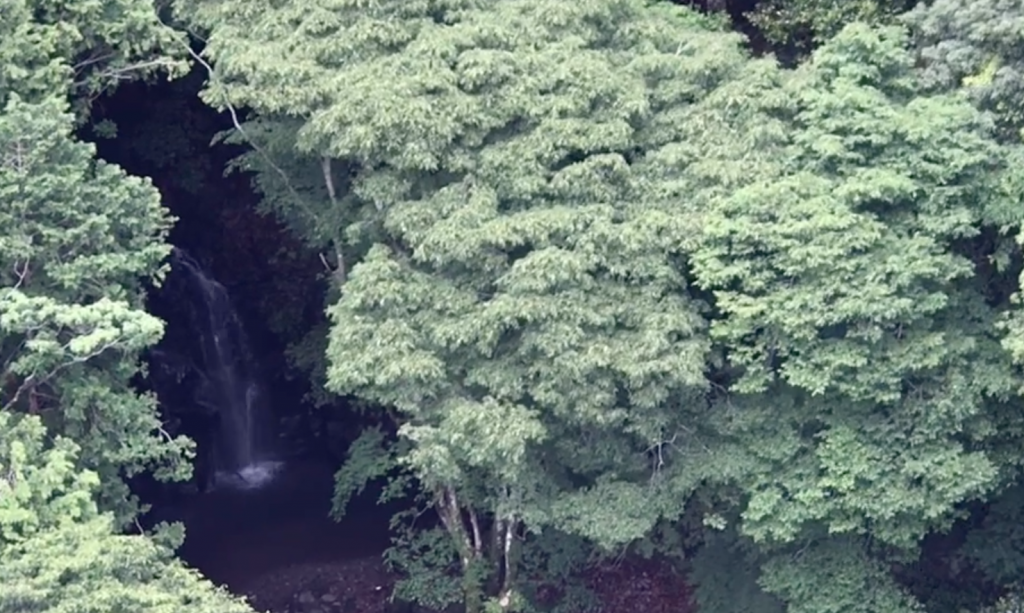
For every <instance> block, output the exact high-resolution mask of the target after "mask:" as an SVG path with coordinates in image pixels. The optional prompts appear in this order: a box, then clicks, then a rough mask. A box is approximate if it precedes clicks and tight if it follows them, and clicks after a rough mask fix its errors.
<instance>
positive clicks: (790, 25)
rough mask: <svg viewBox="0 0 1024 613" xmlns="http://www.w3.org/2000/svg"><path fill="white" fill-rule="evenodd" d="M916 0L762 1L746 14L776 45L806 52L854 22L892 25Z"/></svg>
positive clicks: (766, 37) (769, 40)
mask: <svg viewBox="0 0 1024 613" xmlns="http://www.w3.org/2000/svg"><path fill="white" fill-rule="evenodd" d="M915 3H916V0H765V1H762V2H758V3H757V6H756V8H755V9H754V10H753V11H751V12H750V13H749V15H748V17H749V18H750V21H751V23H753V24H754V25H755V26H757V28H758V30H759V31H760V33H761V34H762V35H763V36H764V37H765V39H767V40H768V42H770V43H772V44H773V45H775V46H777V47H781V46H784V45H789V46H792V47H794V48H796V49H797V50H799V51H800V52H802V53H808V52H810V51H811V50H812V49H814V48H815V47H817V46H820V45H822V44H824V42H825V41H827V40H828V39H829V38H831V37H833V36H835V35H836V34H837V33H838V32H839V31H840V30H842V29H843V27H844V26H846V25H847V24H850V23H854V22H863V23H868V24H871V25H885V24H891V23H893V22H894V21H895V19H896V17H897V16H898V15H899V14H901V13H903V12H904V11H906V10H907V9H909V8H910V7H911V6H912V5H913V4H915Z"/></svg>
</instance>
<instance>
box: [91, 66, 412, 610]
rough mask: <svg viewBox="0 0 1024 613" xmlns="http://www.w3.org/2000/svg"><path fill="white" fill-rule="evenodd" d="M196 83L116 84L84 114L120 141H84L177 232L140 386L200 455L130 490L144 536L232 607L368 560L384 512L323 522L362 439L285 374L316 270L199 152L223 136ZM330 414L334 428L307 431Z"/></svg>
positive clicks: (317, 306) (240, 179)
mask: <svg viewBox="0 0 1024 613" xmlns="http://www.w3.org/2000/svg"><path fill="white" fill-rule="evenodd" d="M204 81H205V75H204V73H203V72H202V71H201V70H196V71H193V73H192V74H190V75H189V76H187V77H186V78H183V79H179V80H177V81H173V82H158V83H153V84H149V85H147V84H142V83H130V84H126V85H125V86H123V87H121V88H120V89H119V90H118V91H117V92H116V93H115V94H114V95H112V96H110V97H108V98H104V99H101V100H99V101H97V104H96V107H95V112H94V123H98V122H100V121H103V120H109V121H111V122H113V123H114V124H115V125H116V128H117V135H116V137H114V138H109V139H103V138H99V137H97V136H96V135H95V134H91V133H86V134H83V136H84V137H85V138H86V139H87V140H91V141H93V142H95V143H96V145H97V148H98V154H99V156H100V157H101V158H103V159H105V160H107V161H110V162H113V163H116V164H118V165H120V166H121V167H123V168H124V169H125V170H126V171H127V172H129V173H130V174H133V175H136V176H143V177H149V178H151V179H152V181H153V183H154V184H155V185H156V187H157V188H158V189H159V191H160V193H161V194H162V196H163V201H164V204H165V205H166V206H167V207H168V209H169V210H170V212H171V213H172V214H173V215H174V216H175V217H176V218H177V222H176V224H175V227H174V229H173V231H172V233H171V242H172V244H173V245H175V247H176V249H175V254H174V255H173V256H172V257H171V258H170V261H169V263H170V264H171V272H170V274H169V275H168V278H167V280H166V282H165V283H164V285H163V287H161V288H153V289H152V290H151V291H150V294H149V297H148V303H149V308H150V310H151V311H152V312H153V313H154V314H156V315H157V316H159V317H161V318H162V319H163V320H164V321H166V322H167V328H166V333H165V337H164V339H163V340H162V341H161V343H160V344H159V345H158V346H157V347H155V348H154V349H153V350H152V351H150V352H149V355H148V356H147V358H148V362H149V368H150V374H149V377H148V379H147V380H146V381H145V382H142V383H140V384H141V385H143V386H144V387H146V388H148V389H149V390H150V391H154V392H156V393H157V397H158V398H159V400H160V404H161V413H162V416H163V419H164V421H165V424H166V425H165V428H166V429H167V430H168V431H169V432H171V433H172V434H185V435H188V436H189V437H190V438H192V439H193V440H195V441H196V442H197V456H198V457H197V459H196V471H195V473H196V474H195V477H194V479H193V481H192V482H191V483H189V484H184V485H182V484H178V485H164V484H158V483H155V482H154V481H153V480H152V479H147V478H140V479H137V480H136V481H135V483H133V487H134V488H135V490H136V493H137V494H138V495H139V496H140V498H141V499H142V500H143V501H144V502H149V503H151V504H153V510H152V511H151V512H150V513H149V514H148V515H147V516H146V517H145V518H144V520H145V521H144V525H150V526H151V525H153V524H155V523H157V522H159V521H182V522H184V525H185V527H186V531H187V536H186V541H185V544H184V545H183V546H182V548H181V549H180V551H179V554H180V555H181V556H182V558H183V559H184V560H185V561H186V562H188V563H189V564H191V565H193V566H195V567H196V568H198V569H199V570H200V571H201V572H203V573H204V574H205V575H206V576H207V577H209V578H210V579H212V580H213V581H214V582H216V583H223V584H227V585H228V586H229V587H231V588H232V589H233V590H234V591H242V590H245V589H247V587H248V586H251V585H253V584H254V583H259V582H261V581H266V579H265V578H266V577H267V575H268V574H272V573H275V572H283V571H285V570H286V569H289V568H293V567H303V566H309V565H317V564H332V563H342V562H344V561H346V560H353V559H359V558H367V557H377V556H379V555H380V553H381V552H382V551H383V549H384V548H385V547H386V546H387V545H388V520H389V518H390V515H391V513H392V512H393V511H394V509H385V508H382V507H378V506H376V505H375V504H374V503H375V501H376V498H377V496H378V495H379V490H374V488H370V491H367V492H366V493H365V494H364V495H363V496H361V497H360V498H358V499H357V500H355V501H353V504H352V505H351V508H350V509H349V513H348V515H347V517H346V519H345V521H343V522H341V523H337V522H334V521H333V520H332V519H331V518H330V516H329V511H330V507H331V498H332V495H333V473H334V471H336V470H337V468H338V467H339V466H340V463H341V460H342V457H341V452H343V451H344V449H345V447H346V446H347V441H350V440H352V439H354V438H355V436H356V435H357V434H358V432H359V430H360V429H361V428H362V427H363V426H364V424H362V423H361V421H360V420H359V419H358V418H357V417H356V416H355V413H354V412H352V411H349V410H348V408H347V407H346V406H345V403H344V402H343V401H340V400H339V402H338V403H337V406H334V407H326V408H324V407H320V408H317V407H312V406H310V405H309V404H308V403H307V402H306V401H305V400H304V397H305V395H306V394H307V392H308V391H309V383H308V377H307V376H305V374H304V373H301V372H298V371H296V369H295V368H293V367H292V365H291V364H290V363H289V362H288V360H287V358H286V349H287V347H288V345H289V344H291V343H294V342H295V341H296V340H297V336H298V335H300V334H303V333H306V332H308V331H309V330H311V329H312V328H313V327H314V326H316V325H317V324H319V323H321V322H322V321H323V318H324V314H323V304H324V292H325V285H324V280H323V278H322V276H323V275H322V273H323V268H322V265H321V263H320V261H319V259H318V258H317V257H316V254H315V253H311V252H309V251H308V250H307V249H305V248H304V247H303V246H302V244H301V243H300V241H298V240H296V239H295V238H294V237H292V236H290V235H289V234H288V233H287V232H286V231H285V230H284V228H283V227H282V226H281V225H280V224H279V223H278V222H277V221H276V220H274V219H273V218H270V217H267V216H263V215H260V214H259V213H258V211H257V205H258V202H259V196H258V194H256V193H254V192H253V190H252V187H251V181H250V177H247V176H244V175H239V174H232V175H229V176H225V174H224V168H225V165H226V164H227V162H228V161H229V160H230V159H232V158H233V157H235V156H236V155H238V154H239V153H241V150H240V148H238V147H230V146H223V145H218V146H216V147H211V146H210V142H211V140H212V139H213V137H214V135H215V134H216V133H218V132H220V131H222V130H225V129H230V128H231V127H232V125H233V124H232V122H231V119H230V116H228V115H227V114H219V113H217V112H216V111H214V110H212V109H210V108H209V107H207V106H206V105H205V104H204V103H203V102H202V101H201V100H200V99H199V97H198V92H199V90H200V88H201V87H202V85H203V83H204ZM275 317H276V318H279V319H283V320H286V321H287V323H288V324H289V326H282V325H280V322H278V323H277V325H275V319H274V318H275ZM325 413H330V414H331V415H332V416H333V418H334V419H335V421H334V423H333V424H329V425H330V426H331V427H330V428H327V427H326V426H325V425H324V423H325V422H326V421H327V418H324V417H317V418H316V419H312V418H311V416H314V417H316V416H318V415H323V414H325ZM338 416H340V417H338ZM257 421H258V422H259V424H260V425H256V422H257ZM314 422H315V423H314ZM338 432H342V435H341V436H339V435H338ZM247 437H248V438H247ZM261 462H262V463H263V464H261ZM267 462H270V464H267ZM254 466H263V467H265V468H266V467H268V466H269V468H267V470H266V474H263V473H258V470H257V468H253V467H254ZM259 470H262V468H261V469H259ZM257 473H258V474H257Z"/></svg>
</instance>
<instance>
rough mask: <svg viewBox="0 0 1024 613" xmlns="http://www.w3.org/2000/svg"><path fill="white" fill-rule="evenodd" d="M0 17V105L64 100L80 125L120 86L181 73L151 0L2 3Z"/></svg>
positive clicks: (175, 47)
mask: <svg viewBox="0 0 1024 613" xmlns="http://www.w3.org/2000/svg"><path fill="white" fill-rule="evenodd" d="M0 15H2V16H3V17H2V19H0V104H4V103H6V102H7V100H8V97H9V96H10V95H11V94H12V93H14V92H17V93H19V94H20V95H21V96H22V97H23V98H25V99H26V100H28V101H30V102H37V101H39V100H41V99H42V98H46V97H49V96H53V95H57V96H58V97H60V98H62V99H63V98H64V97H65V96H70V97H71V99H72V100H73V101H74V104H75V107H76V110H77V111H78V113H79V114H78V118H79V119H84V118H85V116H86V113H87V111H88V108H89V104H90V102H91V101H92V100H94V99H95V98H96V97H98V96H99V95H101V94H103V93H105V92H108V91H110V90H111V88H112V87H115V86H116V85H117V84H119V83H121V82H124V81H126V80H132V79H140V78H148V77H152V76H153V75H156V74H167V75H176V74H183V72H184V70H185V69H186V68H187V64H186V63H185V62H184V61H183V59H182V57H181V56H182V53H183V47H182V45H184V44H185V40H186V39H185V36H184V34H183V33H182V32H176V31H174V30H172V29H170V28H168V27H165V26H164V25H163V24H162V23H161V22H160V20H159V18H158V15H157V10H156V7H155V6H154V3H153V2H152V0H2V1H0Z"/></svg>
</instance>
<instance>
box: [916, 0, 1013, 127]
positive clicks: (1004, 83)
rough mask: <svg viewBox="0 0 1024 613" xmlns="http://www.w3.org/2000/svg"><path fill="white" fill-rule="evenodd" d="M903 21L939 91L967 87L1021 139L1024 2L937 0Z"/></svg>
mask: <svg viewBox="0 0 1024 613" xmlns="http://www.w3.org/2000/svg"><path fill="white" fill-rule="evenodd" d="M903 21H904V22H905V23H907V25H909V26H910V27H911V29H912V31H913V32H914V42H915V45H916V47H917V48H918V50H919V54H920V61H921V64H922V76H923V78H924V79H925V82H926V83H927V84H928V85H929V86H930V87H933V88H935V89H937V90H944V91H949V90H951V89H957V88H961V87H962V88H963V89H964V90H965V91H966V92H967V93H968V94H969V95H970V96H971V98H972V100H974V102H975V103H976V104H977V105H978V106H979V107H980V108H982V109H985V110H986V111H988V112H990V113H992V114H993V116H994V117H995V118H996V120H997V121H998V123H999V127H1000V136H1001V137H1002V138H1003V139H1006V140H1012V141H1014V142H1019V141H1020V139H1021V129H1022V128H1024V109H1022V108H1021V104H1020V100H1021V95H1022V88H1024V85H1022V83H1024V44H1022V42H1021V41H1022V40H1024V5H1022V4H1021V3H1020V2H1017V1H1009V2H1007V1H1004V0H982V1H980V2H967V1H965V0H936V1H935V2H930V3H922V4H921V5H919V6H917V7H916V8H915V9H914V10H912V11H910V12H909V13H907V14H906V15H905V16H904V18H903Z"/></svg>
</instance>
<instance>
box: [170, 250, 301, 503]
mask: <svg viewBox="0 0 1024 613" xmlns="http://www.w3.org/2000/svg"><path fill="white" fill-rule="evenodd" d="M171 267H172V274H175V273H180V274H181V275H182V278H183V279H184V280H185V281H186V283H185V284H184V285H185V288H186V295H187V297H188V305H187V306H188V307H189V308H188V311H189V312H190V315H191V317H190V319H191V322H190V323H191V326H192V330H193V333H194V343H195V344H196V345H198V349H199V351H198V352H197V357H198V358H200V359H199V371H200V375H201V383H200V385H199V386H198V389H196V390H195V401H196V402H197V403H199V404H202V405H203V406H204V407H205V408H206V409H207V410H209V411H211V412H213V413H215V414H216V415H217V416H218V420H217V422H218V431H217V433H216V436H215V437H214V439H215V440H216V445H215V446H216V452H215V461H216V469H217V470H216V477H215V483H214V485H215V486H217V487H231V488H245V489H248V488H255V487H259V486H261V485H264V484H266V483H268V482H269V481H270V480H271V479H273V477H274V473H275V472H276V470H277V469H278V468H279V467H280V465H281V463H280V462H277V461H275V460H274V457H273V453H272V452H273V451H274V449H273V441H274V432H273V427H272V426H273V421H272V419H271V415H270V413H269V411H268V407H267V406H266V396H265V394H264V393H263V390H262V389H261V387H260V383H259V375H258V372H257V369H256V368H255V361H254V356H253V355H252V352H251V351H250V348H249V341H248V338H247V337H246V334H245V330H244V329H243V327H242V322H241V320H240V318H239V317H238V313H237V312H236V311H235V308H234V306H232V304H231V297H230V296H229V295H228V292H227V289H226V288H225V287H224V286H223V285H222V284H220V283H219V282H218V281H217V280H216V279H214V278H213V277H211V276H210V274H209V273H207V271H206V270H205V269H204V268H203V267H202V266H201V265H200V264H199V263H198V262H197V261H196V260H194V259H193V258H192V257H191V256H189V255H188V254H187V253H185V252H184V251H182V250H181V249H177V248H175V249H174V252H173V254H172V259H171Z"/></svg>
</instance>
